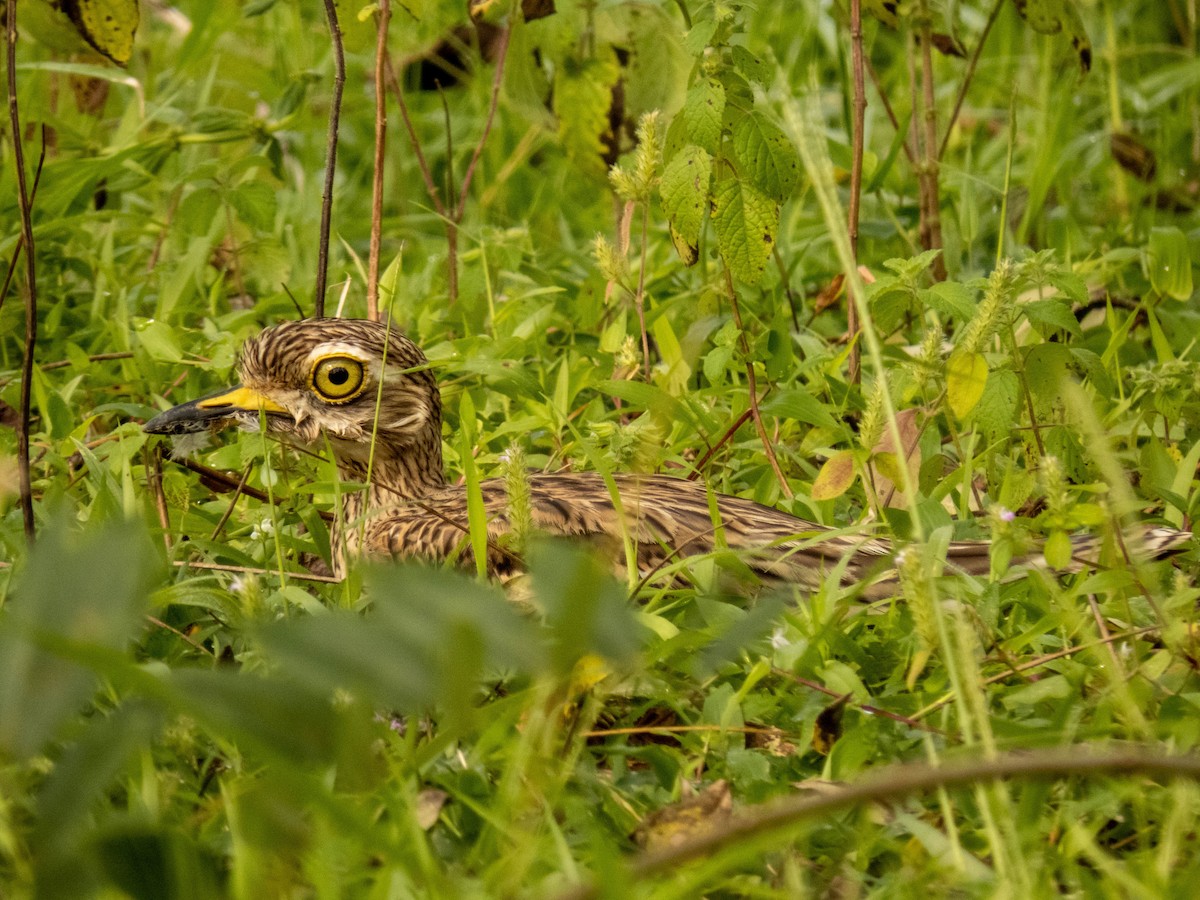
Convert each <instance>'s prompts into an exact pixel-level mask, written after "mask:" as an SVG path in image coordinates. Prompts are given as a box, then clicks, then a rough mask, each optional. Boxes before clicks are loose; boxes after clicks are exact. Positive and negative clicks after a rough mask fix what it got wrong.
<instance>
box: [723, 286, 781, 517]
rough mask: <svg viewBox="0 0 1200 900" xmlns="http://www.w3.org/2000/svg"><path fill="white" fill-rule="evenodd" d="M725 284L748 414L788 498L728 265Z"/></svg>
mask: <svg viewBox="0 0 1200 900" xmlns="http://www.w3.org/2000/svg"><path fill="white" fill-rule="evenodd" d="M725 286H726V287H727V288H728V290H729V302H730V305H731V307H732V309H733V321H734V324H735V325H736V326H737V330H738V343H739V344H740V345H741V348H742V355H743V356H745V357H746V382H747V385H748V387H749V390H750V414H751V416H752V417H753V419H754V427H755V428H757V429H758V439H759V440H760V441H762V445H763V452H764V453H766V454H767V461H768V462H769V463H770V464H771V470H772V471H773V472H774V473H775V478H776V479H778V481H779V486H780V487H781V488H782V489H783V493H784V496H785V497H787V498H788V499H789V500H790V499H791V498H792V497H793V496H794V495H793V494H792V488H791V486H790V485H789V484H788V483H787V479H786V478H785V477H784V476H783V469H781V468H780V467H779V460H778V459H777V458H776V456H775V448H774V447H772V446H771V439H770V437H769V436H768V435H767V428H766V426H765V425H764V424H763V420H762V412H760V411H759V408H758V379H757V378H756V377H755V375H754V360H753V359H751V358H750V342H749V340H747V339H746V330H745V328H744V327H743V326H742V313H741V310H739V309H738V302H737V291H736V290H734V287H733V275H732V273H731V272H730V271H729V269H728V267H727V268H726V269H725Z"/></svg>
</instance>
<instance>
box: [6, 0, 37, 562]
mask: <svg viewBox="0 0 1200 900" xmlns="http://www.w3.org/2000/svg"><path fill="white" fill-rule="evenodd" d="M7 9H8V15H7V16H6V19H7V21H6V23H5V24H6V31H7V37H8V58H7V60H6V62H7V74H8V120H9V125H10V127H11V134H12V139H13V163H14V164H15V166H16V170H17V203H18V206H19V212H20V218H21V243H22V244H23V245H24V247H25V282H26V283H25V348H24V351H23V352H22V354H21V401H20V410H19V416H20V421H19V422H18V423H17V479H18V490H19V492H20V503H21V518H22V521H23V523H24V526H25V540H26V541H27V542H28V543H29V544H31V545H32V544H33V542H34V540H35V538H36V536H37V533H36V526H35V524H34V519H33V484H32V479H31V477H30V473H29V419H30V406H31V394H30V391H31V389H32V387H33V354H34V349H35V346H36V344H37V264H36V262H35V257H36V253H35V251H34V243H33V216H32V211H31V209H30V201H29V190H28V188H27V186H26V184H25V148H24V146H23V144H22V141H21V115H20V110H19V109H18V106H17V59H16V55H17V0H8V4H7ZM13 266H14V267H15V266H16V259H15V258H14V259H13Z"/></svg>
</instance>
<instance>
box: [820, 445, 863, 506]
mask: <svg viewBox="0 0 1200 900" xmlns="http://www.w3.org/2000/svg"><path fill="white" fill-rule="evenodd" d="M852 484H854V454H853V453H852V452H850V451H849V450H840V451H838V452H837V453H835V454H833V456H831V457H829V459H827V460H825V465H823V466H821V471H820V472H818V473H817V477H816V480H815V481H813V487H812V498H813V499H814V500H832V499H833V498H834V497H840V496H842V494H844V493H846V491H847V490H848V489H849V488H850V485H852Z"/></svg>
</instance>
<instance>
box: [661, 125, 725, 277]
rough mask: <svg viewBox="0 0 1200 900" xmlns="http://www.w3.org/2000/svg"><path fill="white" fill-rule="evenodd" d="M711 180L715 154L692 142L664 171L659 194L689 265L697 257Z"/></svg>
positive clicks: (675, 236) (683, 255) (677, 243)
mask: <svg viewBox="0 0 1200 900" xmlns="http://www.w3.org/2000/svg"><path fill="white" fill-rule="evenodd" d="M711 179H712V157H711V156H710V155H709V154H708V151H707V150H705V149H704V148H703V147H698V146H696V145H695V144H689V145H688V146H686V147H684V148H683V149H682V150H681V151H679V152H678V153H676V154H675V156H674V157H673V158H672V159H671V161H670V162H669V163H667V167H666V169H664V170H663V175H662V184H661V185H660V187H659V193H660V194H661V195H662V202H663V209H664V210H665V211H666V213H667V218H668V220H669V221H670V223H671V238H672V240H674V242H675V249H676V250H678V251H679V256H680V257H681V258H682V259H683V261H684V262H685V263H686V264H687V265H689V266H690V265H691V264H692V263H694V262H695V261H696V258H697V247H698V246H699V242H700V228H701V226H702V225H703V224H704V207H705V205H706V204H707V203H708V185H709V182H710V180H711Z"/></svg>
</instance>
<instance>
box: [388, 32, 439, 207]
mask: <svg viewBox="0 0 1200 900" xmlns="http://www.w3.org/2000/svg"><path fill="white" fill-rule="evenodd" d="M383 69H384V73H385V74H386V75H387V81H388V87H390V88H391V89H392V93H393V94H395V95H396V106H397V107H398V108H399V110H400V120H401V121H402V122H403V123H404V130H405V131H406V132H408V144H409V147H411V148H412V151H413V154H414V155H415V156H416V157H417V169H418V171H420V173H421V180H422V181H424V182H425V193H426V194H428V195H429V202H430V203H432V204H433V208H434V210H436V211H437V214H438V215H439V216H441V217H442V218H448V216H449V211H448V210H447V209H446V204H445V203H444V202H443V201H442V196H441V194H440V193H439V192H438V189H437V185H436V184H435V183H434V181H433V170H432V169H430V168H429V161H428V160H427V159H426V158H425V152H424V151H423V150H422V149H421V139H420V138H419V137H417V130H416V128H414V127H413V123H412V117H411V116H410V115H409V114H408V104H407V103H406V102H405V100H404V91H403V90H401V88H400V79H398V78H397V77H396V70H395V68H394V67H393V66H392V60H391V57H390V56H389V55H388V54H387V52H386V50H385V51H384V58H383Z"/></svg>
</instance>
